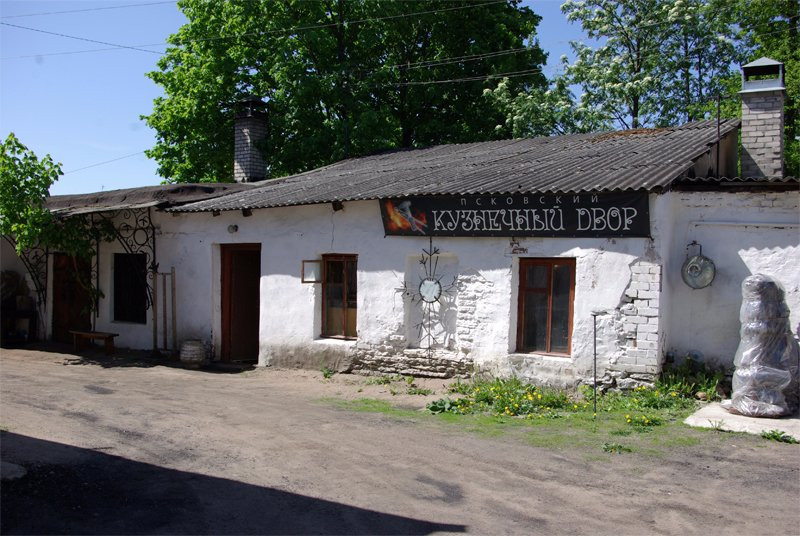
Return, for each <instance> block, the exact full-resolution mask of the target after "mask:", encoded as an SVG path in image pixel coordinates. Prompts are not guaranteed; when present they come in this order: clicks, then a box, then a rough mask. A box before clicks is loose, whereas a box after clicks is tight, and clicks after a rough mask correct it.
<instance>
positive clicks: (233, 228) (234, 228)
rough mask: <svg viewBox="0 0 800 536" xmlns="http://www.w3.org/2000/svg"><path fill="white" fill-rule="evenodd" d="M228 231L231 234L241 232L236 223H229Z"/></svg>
mask: <svg viewBox="0 0 800 536" xmlns="http://www.w3.org/2000/svg"><path fill="white" fill-rule="evenodd" d="M228 232H229V233H231V234H233V233H237V232H239V226H238V225H236V224H235V223H234V224H233V225H228Z"/></svg>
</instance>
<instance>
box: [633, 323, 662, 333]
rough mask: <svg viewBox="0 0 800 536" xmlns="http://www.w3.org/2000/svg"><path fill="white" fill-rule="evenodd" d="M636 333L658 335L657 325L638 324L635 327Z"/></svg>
mask: <svg viewBox="0 0 800 536" xmlns="http://www.w3.org/2000/svg"><path fill="white" fill-rule="evenodd" d="M636 332H637V333H658V325H657V324H639V325H638V326H637V327H636Z"/></svg>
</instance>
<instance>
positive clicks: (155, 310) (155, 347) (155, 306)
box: [151, 270, 159, 356]
mask: <svg viewBox="0 0 800 536" xmlns="http://www.w3.org/2000/svg"><path fill="white" fill-rule="evenodd" d="M152 274H153V303H152V304H151V305H152V306H153V355H154V356H157V355H158V353H159V352H158V272H157V271H156V270H153V271H152Z"/></svg>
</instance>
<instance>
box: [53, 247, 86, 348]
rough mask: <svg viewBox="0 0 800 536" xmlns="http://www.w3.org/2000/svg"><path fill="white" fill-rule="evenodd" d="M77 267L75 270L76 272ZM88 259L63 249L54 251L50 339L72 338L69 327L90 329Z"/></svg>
mask: <svg viewBox="0 0 800 536" xmlns="http://www.w3.org/2000/svg"><path fill="white" fill-rule="evenodd" d="M76 267H77V270H78V271H77V272H76ZM90 273H91V272H90V269H89V263H88V262H86V261H84V260H82V259H74V260H73V258H72V257H71V256H69V255H65V254H63V253H56V254H54V255H53V340H54V341H59V342H72V336H71V335H70V334H69V331H70V330H83V331H86V330H90V329H92V318H91V314H92V313H91V298H90V296H89V292H88V291H87V290H86V288H85V287H84V285H83V284H81V282H80V281H79V280H78V277H81V278H82V279H81V281H83V282H84V284H86V283H88V282H89V281H90Z"/></svg>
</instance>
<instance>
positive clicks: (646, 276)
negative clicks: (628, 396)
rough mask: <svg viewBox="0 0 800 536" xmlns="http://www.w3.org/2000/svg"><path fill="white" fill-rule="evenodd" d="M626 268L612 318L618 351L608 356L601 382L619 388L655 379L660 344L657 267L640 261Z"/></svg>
mask: <svg viewBox="0 0 800 536" xmlns="http://www.w3.org/2000/svg"><path fill="white" fill-rule="evenodd" d="M630 268H631V282H630V284H629V285H628V288H627V289H626V290H625V295H624V297H623V300H622V304H620V307H619V309H618V312H617V314H616V315H615V318H614V322H615V328H616V332H617V333H618V337H619V338H618V348H619V351H618V352H617V353H616V354H615V355H614V356H613V357H611V358H610V360H609V364H608V367H607V368H606V377H605V378H604V379H603V381H602V383H604V384H606V385H607V386H611V387H619V388H622V389H629V388H633V387H636V386H637V385H644V384H650V383H652V382H653V381H655V379H656V378H657V377H658V374H659V373H660V372H661V361H662V360H661V354H662V348H663V343H664V341H663V334H662V330H661V325H660V316H659V309H660V305H661V302H660V297H661V266H659V265H658V264H654V263H651V262H643V261H640V262H636V263H634V264H632V265H631V267H630Z"/></svg>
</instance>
